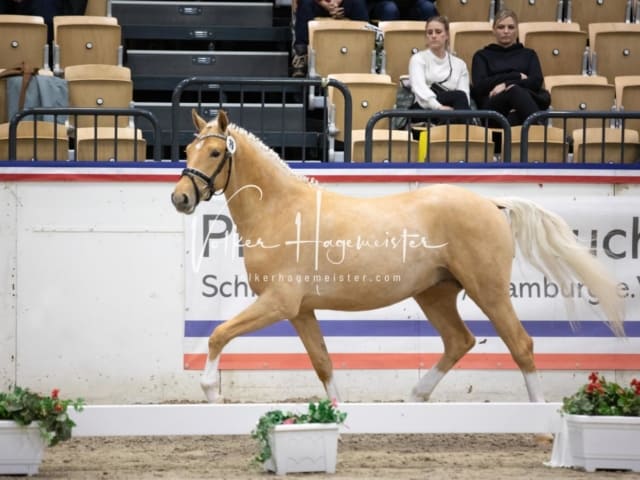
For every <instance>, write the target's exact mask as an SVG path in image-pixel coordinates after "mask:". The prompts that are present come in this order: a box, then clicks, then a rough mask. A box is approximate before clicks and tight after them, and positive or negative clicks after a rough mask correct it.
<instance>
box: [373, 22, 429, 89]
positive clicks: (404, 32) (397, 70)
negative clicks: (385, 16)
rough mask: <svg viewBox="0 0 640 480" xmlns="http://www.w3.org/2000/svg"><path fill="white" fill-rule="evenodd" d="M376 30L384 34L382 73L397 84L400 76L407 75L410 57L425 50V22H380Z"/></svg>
mask: <svg viewBox="0 0 640 480" xmlns="http://www.w3.org/2000/svg"><path fill="white" fill-rule="evenodd" d="M378 28H380V30H382V33H383V34H384V48H383V52H384V56H383V58H384V61H383V64H382V67H383V70H382V73H386V74H388V75H389V76H391V80H392V81H394V82H398V81H399V80H400V76H402V75H406V74H408V73H409V59H410V58H411V56H412V55H413V54H414V53H416V52H418V51H420V50H424V49H425V48H426V44H427V37H426V34H425V22H423V21H422V20H420V21H417V20H396V21H389V22H380V23H379V24H378Z"/></svg>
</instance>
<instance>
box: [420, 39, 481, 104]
mask: <svg viewBox="0 0 640 480" xmlns="http://www.w3.org/2000/svg"><path fill="white" fill-rule="evenodd" d="M449 60H451V63H449ZM450 71H451V75H450V76H449V72H450ZM447 77H449V78H448V79H447ZM409 78H410V80H411V90H412V91H413V94H414V95H415V97H416V102H418V104H419V105H420V106H421V107H422V108H427V109H433V110H435V109H437V108H439V107H441V104H440V102H438V100H436V94H435V93H434V92H433V90H431V88H430V86H431V84H432V83H441V84H442V85H443V86H444V87H445V88H447V89H448V90H462V91H463V92H464V93H465V94H466V95H467V99H469V71H468V70H467V64H466V63H464V60H462V59H460V58H458V57H456V56H454V55H451V54H449V53H447V54H446V55H445V57H444V58H438V57H437V56H435V55H434V54H433V53H432V52H431V50H428V49H427V50H421V51H419V52H417V53H415V54H413V55H412V56H411V60H409ZM445 79H447V80H446V81H443V80H445Z"/></svg>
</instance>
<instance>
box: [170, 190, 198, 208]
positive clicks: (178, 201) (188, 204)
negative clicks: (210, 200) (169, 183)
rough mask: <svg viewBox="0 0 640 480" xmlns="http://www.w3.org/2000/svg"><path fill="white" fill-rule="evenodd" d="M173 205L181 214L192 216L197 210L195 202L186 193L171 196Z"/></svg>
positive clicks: (176, 192) (174, 193) (175, 193)
mask: <svg viewBox="0 0 640 480" xmlns="http://www.w3.org/2000/svg"><path fill="white" fill-rule="evenodd" d="M171 203H173V206H174V207H176V210H177V211H179V212H181V213H186V214H190V213H193V211H194V210H195V202H194V201H193V199H192V198H190V197H189V195H187V194H186V193H184V192H178V191H175V192H173V193H172V194H171Z"/></svg>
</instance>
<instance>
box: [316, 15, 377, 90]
mask: <svg viewBox="0 0 640 480" xmlns="http://www.w3.org/2000/svg"><path fill="white" fill-rule="evenodd" d="M375 40H376V33H375V31H374V30H373V29H371V28H369V24H368V23H367V22H361V21H355V20H334V19H321V20H311V21H310V22H309V76H310V77H317V76H322V77H324V76H327V75H329V74H333V73H373V72H375V66H376V65H375V63H376V51H375V48H376V47H375Z"/></svg>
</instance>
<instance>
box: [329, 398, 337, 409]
mask: <svg viewBox="0 0 640 480" xmlns="http://www.w3.org/2000/svg"><path fill="white" fill-rule="evenodd" d="M331 406H332V407H333V408H338V400H337V399H336V398H335V397H334V398H332V399H331Z"/></svg>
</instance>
